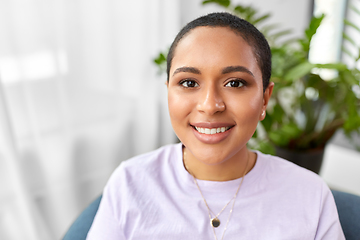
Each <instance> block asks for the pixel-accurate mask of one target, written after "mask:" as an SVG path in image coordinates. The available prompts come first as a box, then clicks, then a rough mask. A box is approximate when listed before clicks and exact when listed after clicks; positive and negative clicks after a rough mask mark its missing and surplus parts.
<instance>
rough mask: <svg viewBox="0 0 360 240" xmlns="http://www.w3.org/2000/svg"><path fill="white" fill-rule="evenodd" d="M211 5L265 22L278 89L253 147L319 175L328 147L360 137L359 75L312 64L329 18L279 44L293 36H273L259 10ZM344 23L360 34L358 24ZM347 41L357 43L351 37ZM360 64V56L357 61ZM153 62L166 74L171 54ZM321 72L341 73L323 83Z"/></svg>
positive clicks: (221, 1) (225, 1) (221, 0)
mask: <svg viewBox="0 0 360 240" xmlns="http://www.w3.org/2000/svg"><path fill="white" fill-rule="evenodd" d="M209 3H215V4H218V5H220V6H222V7H224V8H225V9H226V10H228V11H230V12H232V13H234V14H236V15H238V16H240V17H242V18H244V19H245V20H247V21H249V22H251V23H252V24H254V25H255V26H258V25H259V24H260V23H261V26H260V27H258V28H259V30H260V31H262V32H263V33H264V35H265V36H266V38H267V39H268V41H269V44H270V47H271V52H272V77H271V81H272V82H274V83H275V87H274V90H273V94H272V98H271V101H270V103H269V107H268V110H267V116H266V118H265V119H264V120H263V121H262V122H261V123H260V124H259V127H258V129H257V131H256V132H255V134H254V136H253V138H252V139H251V141H250V142H249V144H250V145H251V147H252V148H255V149H259V150H261V151H262V152H265V153H270V154H276V155H278V156H281V157H283V158H285V159H288V160H290V161H292V162H295V163H296V164H298V165H300V166H303V167H305V168H308V169H310V170H312V171H314V172H317V173H318V172H319V170H320V166H321V162H322V158H323V153H324V148H325V146H326V144H327V143H328V142H329V140H330V139H331V138H332V136H333V135H334V134H335V132H336V131H338V130H339V129H342V130H343V132H344V133H345V135H346V136H347V137H349V139H350V140H351V139H352V138H351V136H352V134H353V133H360V85H359V84H360V71H359V70H358V69H356V68H355V67H353V68H350V67H348V66H347V65H345V64H343V63H341V62H338V63H330V64H317V63H311V62H309V60H308V53H309V49H310V42H311V39H312V37H313V36H314V34H315V33H316V30H317V29H318V27H319V26H320V24H321V22H322V20H323V18H324V15H322V16H320V17H313V18H312V20H311V22H310V24H309V26H308V28H307V29H306V31H305V34H304V37H302V38H300V39H295V40H291V41H286V42H280V41H279V38H280V37H281V36H283V35H286V34H288V33H289V32H290V31H288V30H285V31H275V32H274V30H276V26H275V25H266V24H264V21H266V19H268V18H269V17H270V14H265V15H259V14H258V13H257V11H256V10H255V9H254V8H252V7H250V6H242V5H236V6H234V5H232V4H231V1H230V0H208V1H203V4H209ZM355 10H356V9H355ZM345 24H347V25H349V26H351V27H353V28H354V29H356V30H357V31H359V32H360V29H359V28H358V27H357V26H355V25H354V24H352V23H350V22H348V21H346V22H345ZM345 40H347V41H350V42H351V41H352V40H351V39H350V38H349V37H347V36H346V37H345ZM343 51H344V52H345V53H348V51H346V50H345V49H343ZM359 59H360V51H359V56H356V57H353V61H354V62H357V61H359ZM154 61H155V63H156V64H157V65H158V66H159V67H160V68H162V69H164V65H165V62H166V54H164V53H160V54H159V56H158V57H157V58H156V59H155V60H154ZM354 65H355V64H354ZM319 69H331V70H333V71H335V73H336V74H335V75H334V77H333V78H331V79H323V78H322V77H321V74H319Z"/></svg>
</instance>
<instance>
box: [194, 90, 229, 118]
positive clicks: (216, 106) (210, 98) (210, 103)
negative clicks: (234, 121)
mask: <svg viewBox="0 0 360 240" xmlns="http://www.w3.org/2000/svg"><path fill="white" fill-rule="evenodd" d="M197 110H198V111H199V112H202V113H205V114H207V115H214V114H215V113H218V112H223V111H224V110H225V102H224V100H223V97H222V96H221V94H220V92H219V90H218V89H217V88H216V87H215V86H208V87H204V88H203V90H202V91H201V93H200V96H199V100H198V105H197Z"/></svg>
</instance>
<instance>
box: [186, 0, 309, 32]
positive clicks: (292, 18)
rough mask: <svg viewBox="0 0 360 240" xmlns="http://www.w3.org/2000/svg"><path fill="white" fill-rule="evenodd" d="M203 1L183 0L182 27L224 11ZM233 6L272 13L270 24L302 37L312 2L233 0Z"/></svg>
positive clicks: (293, 0)
mask: <svg viewBox="0 0 360 240" xmlns="http://www.w3.org/2000/svg"><path fill="white" fill-rule="evenodd" d="M201 3H202V0H181V1H180V4H181V5H180V7H181V24H182V26H183V25H185V24H186V23H188V22H189V21H191V20H193V19H194V18H196V17H199V16H201V15H204V14H207V13H209V12H214V11H223V10H224V9H223V8H221V7H218V6H217V5H215V4H207V5H205V6H203V5H202V4H201ZM232 3H233V4H241V5H246V6H248V5H251V6H253V7H255V8H256V9H257V10H258V11H259V13H260V14H266V13H271V14H272V16H271V18H270V19H269V23H277V24H279V26H280V27H281V29H293V34H292V36H294V37H299V36H302V34H303V32H304V30H305V28H306V27H307V25H308V22H309V20H310V17H311V11H312V0H303V1H298V0H241V1H240V0H232Z"/></svg>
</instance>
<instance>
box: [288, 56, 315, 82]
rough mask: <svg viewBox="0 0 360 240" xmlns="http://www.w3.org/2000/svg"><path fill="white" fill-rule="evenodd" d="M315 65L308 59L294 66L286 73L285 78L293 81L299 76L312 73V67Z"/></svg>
mask: <svg viewBox="0 0 360 240" xmlns="http://www.w3.org/2000/svg"><path fill="white" fill-rule="evenodd" d="M314 66H315V65H314V64H312V63H309V62H308V61H306V62H303V63H301V64H299V65H297V66H295V67H294V68H292V69H291V70H290V71H289V72H288V73H287V74H286V75H285V80H287V81H292V80H296V79H299V78H301V77H303V76H305V75H306V74H308V73H310V71H311V69H313V68H314Z"/></svg>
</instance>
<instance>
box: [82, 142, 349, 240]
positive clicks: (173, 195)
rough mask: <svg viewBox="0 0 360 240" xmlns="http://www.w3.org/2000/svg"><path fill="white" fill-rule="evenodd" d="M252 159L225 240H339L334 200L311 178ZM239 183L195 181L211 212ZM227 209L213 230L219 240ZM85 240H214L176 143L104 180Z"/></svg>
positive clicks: (288, 166) (267, 158) (284, 165)
mask: <svg viewBox="0 0 360 240" xmlns="http://www.w3.org/2000/svg"><path fill="white" fill-rule="evenodd" d="M256 153H257V161H256V164H255V166H254V168H253V169H252V170H251V171H250V172H249V173H248V174H247V175H246V176H245V178H244V181H243V183H242V186H241V188H240V191H239V193H238V195H237V198H236V202H235V205H234V208H233V213H232V215H231V218H230V220H229V223H228V226H227V230H226V232H225V235H224V239H225V240H228V239H242V240H256V239H266V240H271V239H273V240H281V239H284V240H285V239H286V240H290V239H291V240H295V239H299V240H307V239H319V240H320V239H322V240H326V239H329V240H338V239H345V237H344V235H343V232H342V229H341V226H340V223H339V218H338V214H337V210H336V206H335V202H334V199H333V196H332V194H331V192H330V190H329V188H328V187H327V185H326V184H325V183H324V181H323V180H322V179H321V178H320V177H319V176H318V175H316V174H314V173H312V172H310V171H308V170H305V169H303V168H300V167H298V166H296V165H294V164H292V163H290V162H288V161H286V160H283V159H281V158H278V157H274V156H271V155H265V154H262V153H260V152H256ZM240 181H241V179H236V180H232V181H226V182H216V181H203V180H198V184H199V187H200V189H201V191H202V192H203V195H204V197H205V199H206V201H207V203H208V205H209V207H210V209H211V210H212V211H213V212H214V213H216V214H217V213H218V212H220V211H221V209H222V208H223V207H224V206H225V205H226V203H228V202H229V200H230V199H231V198H232V197H233V196H234V194H235V192H236V190H237V187H238V185H239V183H240ZM231 205H232V204H229V205H228V206H227V207H226V208H225V210H224V211H223V212H222V213H221V214H220V216H219V217H218V218H219V219H220V221H221V225H220V226H219V227H218V228H216V229H215V234H216V235H217V238H218V239H221V237H222V234H223V231H224V228H225V225H226V222H227V219H228V216H229V213H230V209H231ZM87 239H89V240H105V239H106V240H123V239H132V240H135V239H146V240H149V239H156V240H160V239H170V240H177V239H179V240H184V239H197V240H202V239H203V240H209V239H215V237H214V233H213V230H212V227H211V226H210V220H209V215H208V210H207V208H206V206H205V204H204V201H203V198H202V197H201V195H200V192H199V190H198V189H197V187H196V185H195V183H194V181H193V178H192V176H191V175H190V174H189V173H188V172H187V171H186V170H185V168H184V166H183V163H182V144H176V145H168V146H165V147H162V148H160V149H158V150H156V151H153V152H150V153H147V154H144V155H140V156H137V157H135V158H132V159H130V160H127V161H124V162H123V163H121V164H120V166H119V167H118V168H117V169H116V170H115V172H114V173H113V174H112V176H111V178H110V179H109V181H108V183H107V185H106V187H105V189H104V192H103V198H102V200H101V203H100V207H99V210H98V212H97V215H96V216H95V219H94V222H93V225H92V227H91V229H90V231H89V234H88V236H87Z"/></svg>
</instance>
